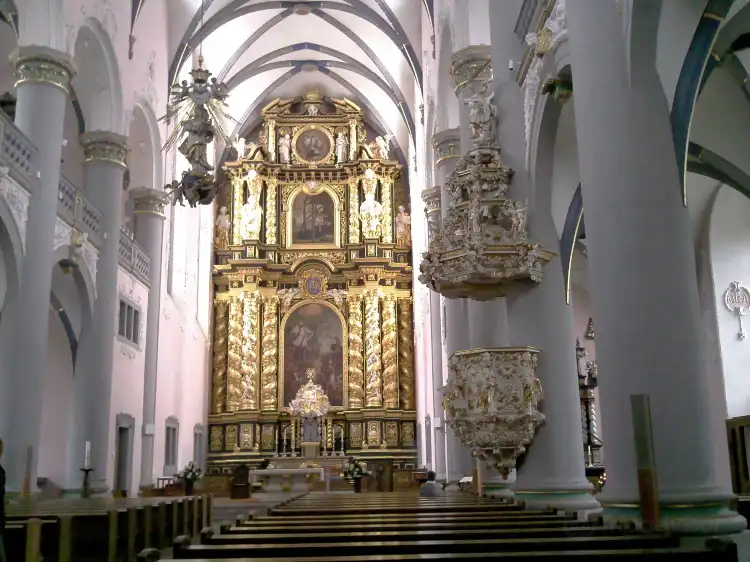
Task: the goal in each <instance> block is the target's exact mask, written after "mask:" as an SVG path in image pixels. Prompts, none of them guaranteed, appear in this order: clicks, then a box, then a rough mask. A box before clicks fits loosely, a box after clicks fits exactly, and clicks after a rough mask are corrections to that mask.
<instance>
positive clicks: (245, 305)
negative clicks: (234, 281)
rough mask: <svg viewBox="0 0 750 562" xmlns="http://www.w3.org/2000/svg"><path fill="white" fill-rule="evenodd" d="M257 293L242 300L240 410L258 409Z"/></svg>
mask: <svg viewBox="0 0 750 562" xmlns="http://www.w3.org/2000/svg"><path fill="white" fill-rule="evenodd" d="M258 300H259V297H258V293H257V291H256V292H252V293H244V294H243V298H242V316H243V318H242V341H243V346H242V389H243V390H242V409H243V410H257V409H258Z"/></svg>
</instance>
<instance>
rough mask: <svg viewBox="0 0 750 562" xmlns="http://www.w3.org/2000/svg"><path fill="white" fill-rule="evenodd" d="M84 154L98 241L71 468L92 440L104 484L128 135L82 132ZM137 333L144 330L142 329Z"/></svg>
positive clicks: (77, 382) (76, 388) (78, 376)
mask: <svg viewBox="0 0 750 562" xmlns="http://www.w3.org/2000/svg"><path fill="white" fill-rule="evenodd" d="M81 143H82V144H83V150H84V155H85V169H84V174H85V176H84V189H85V192H86V194H87V196H88V197H89V199H90V200H91V202H92V203H93V204H94V206H95V207H96V208H97V209H98V210H99V212H100V213H101V214H102V232H103V234H102V247H101V250H100V251H99V261H98V264H97V273H96V295H97V297H96V303H95V305H94V312H93V314H92V318H91V323H90V324H89V325H88V326H85V327H84V329H83V330H82V332H81V347H80V357H79V361H78V364H77V365H76V373H75V378H74V380H73V414H72V417H73V424H72V425H73V431H72V432H71V438H70V446H71V449H70V454H69V455H68V457H69V459H70V463H71V464H70V471H69V473H68V474H69V475H70V476H71V477H73V482H71V484H73V483H75V482H76V481H77V480H78V476H79V475H76V474H75V473H76V472H78V469H79V468H81V467H80V458H79V457H80V455H81V454H82V453H80V451H83V450H84V443H85V442H86V441H90V442H91V467H92V468H93V469H94V473H93V481H94V482H97V483H99V485H103V483H104V482H105V481H106V478H107V475H108V473H109V471H108V460H109V455H108V446H109V432H110V425H111V424H110V411H109V410H110V404H111V401H112V400H111V399H112V361H113V352H114V344H115V335H116V326H117V314H118V310H119V306H118V305H119V295H118V287H117V273H118V267H119V266H118V260H119V251H120V222H121V217H122V209H121V207H122V187H123V183H122V179H123V174H124V172H125V159H126V156H127V150H128V149H127V144H126V143H127V139H126V138H125V137H123V136H121V135H118V134H115V133H111V132H107V131H91V132H86V133H84V134H83V135H81ZM141 337H143V334H142V333H141ZM138 345H142V342H139V343H138Z"/></svg>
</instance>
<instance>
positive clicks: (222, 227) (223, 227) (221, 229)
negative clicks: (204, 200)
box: [214, 207, 232, 250]
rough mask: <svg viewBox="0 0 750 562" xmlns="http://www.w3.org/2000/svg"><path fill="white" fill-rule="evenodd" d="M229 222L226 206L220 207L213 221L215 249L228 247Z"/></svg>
mask: <svg viewBox="0 0 750 562" xmlns="http://www.w3.org/2000/svg"><path fill="white" fill-rule="evenodd" d="M231 224H232V223H231V222H230V220H229V212H228V210H227V208H226V207H221V208H220V209H219V215H218V216H217V217H216V222H215V223H214V248H216V249H217V250H227V249H228V248H229V227H230V226H231Z"/></svg>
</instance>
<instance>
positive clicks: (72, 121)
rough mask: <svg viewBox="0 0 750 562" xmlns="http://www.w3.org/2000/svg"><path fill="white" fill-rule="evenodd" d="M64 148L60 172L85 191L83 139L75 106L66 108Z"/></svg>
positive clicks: (71, 105) (70, 105)
mask: <svg viewBox="0 0 750 562" xmlns="http://www.w3.org/2000/svg"><path fill="white" fill-rule="evenodd" d="M63 127H64V128H63V139H64V141H67V142H64V143H63V147H62V164H61V165H60V172H61V173H62V175H63V176H65V177H66V178H67V179H68V180H69V181H70V182H71V183H72V184H73V185H75V186H76V187H78V188H80V189H83V187H84V183H83V161H84V155H83V147H82V146H81V137H80V133H79V131H78V119H77V118H76V114H75V111H74V109H73V104H72V103H68V104H67V105H66V106H65V122H64V126H63Z"/></svg>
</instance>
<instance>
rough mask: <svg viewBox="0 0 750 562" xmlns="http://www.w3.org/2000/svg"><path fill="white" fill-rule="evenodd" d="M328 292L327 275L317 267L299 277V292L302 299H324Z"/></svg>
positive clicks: (307, 270)
mask: <svg viewBox="0 0 750 562" xmlns="http://www.w3.org/2000/svg"><path fill="white" fill-rule="evenodd" d="M327 291H328V275H327V274H326V273H325V272H324V271H323V270H321V269H318V268H317V267H311V268H310V269H306V270H305V271H303V272H302V273H301V274H300V276H299V292H300V296H301V297H302V298H303V299H324V298H325V297H326V292H327Z"/></svg>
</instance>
